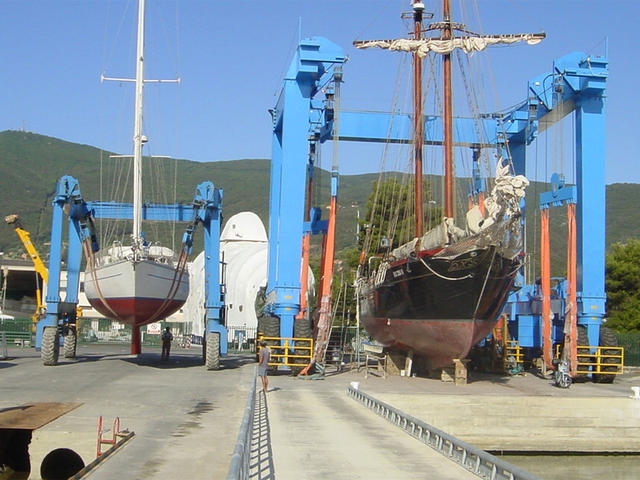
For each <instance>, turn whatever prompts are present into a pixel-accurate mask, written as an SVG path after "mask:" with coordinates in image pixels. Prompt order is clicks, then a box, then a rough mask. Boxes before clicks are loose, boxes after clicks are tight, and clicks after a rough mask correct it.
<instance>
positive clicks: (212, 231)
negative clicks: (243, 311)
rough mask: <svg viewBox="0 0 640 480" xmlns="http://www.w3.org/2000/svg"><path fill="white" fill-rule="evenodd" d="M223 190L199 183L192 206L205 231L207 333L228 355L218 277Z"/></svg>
mask: <svg viewBox="0 0 640 480" xmlns="http://www.w3.org/2000/svg"><path fill="white" fill-rule="evenodd" d="M222 198H223V191H222V189H219V188H215V187H214V185H213V183H211V182H204V183H201V184H200V185H198V187H197V189H196V195H195V197H194V200H193V203H194V206H200V208H198V209H195V208H194V209H193V212H194V213H195V214H196V215H197V216H198V221H199V222H200V223H202V225H203V230H204V282H205V310H206V318H205V327H206V332H214V333H219V334H220V354H221V355H226V354H227V330H226V328H225V326H224V315H223V313H224V298H223V294H222V288H221V279H220V223H221V221H222Z"/></svg>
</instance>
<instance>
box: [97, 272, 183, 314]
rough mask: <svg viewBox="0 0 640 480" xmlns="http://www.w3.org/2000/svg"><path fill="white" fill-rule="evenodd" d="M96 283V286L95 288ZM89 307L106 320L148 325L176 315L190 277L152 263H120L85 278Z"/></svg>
mask: <svg viewBox="0 0 640 480" xmlns="http://www.w3.org/2000/svg"><path fill="white" fill-rule="evenodd" d="M96 281H97V285H96ZM85 294H86V295H87V298H88V300H89V303H90V304H91V305H92V306H93V308H95V309H96V310H97V311H99V312H100V313H101V314H103V315H104V316H105V317H108V318H114V319H117V320H118V321H120V322H123V323H127V324H129V325H146V324H148V323H151V322H155V321H159V320H162V319H164V318H166V317H168V316H169V315H171V314H172V313H174V312H176V311H177V310H178V309H179V308H180V307H182V305H183V304H184V302H185V301H186V299H187V296H188V294H189V273H188V272H187V271H185V272H183V273H182V275H180V274H179V273H178V272H176V270H175V268H174V267H173V266H172V265H167V264H162V263H157V262H154V261H150V260H142V261H139V262H131V261H129V260H120V261H117V262H114V263H108V264H105V265H101V266H96V267H95V270H94V271H93V272H92V271H91V270H90V268H88V269H87V271H86V274H85Z"/></svg>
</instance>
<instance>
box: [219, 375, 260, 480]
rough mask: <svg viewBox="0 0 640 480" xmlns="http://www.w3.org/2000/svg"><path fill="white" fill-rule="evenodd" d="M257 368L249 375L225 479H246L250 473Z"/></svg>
mask: <svg viewBox="0 0 640 480" xmlns="http://www.w3.org/2000/svg"><path fill="white" fill-rule="evenodd" d="M257 374H258V369H257V368H255V369H254V372H253V375H252V376H251V386H250V387H249V398H248V399H247V406H246V407H245V409H244V415H243V417H242V423H241V424H240V430H239V431H238V437H237V439H236V445H235V447H234V449H233V455H232V456H231V463H230V464H229V472H228V473H227V480H247V479H248V478H249V475H250V469H251V466H250V460H251V440H252V438H253V418H254V415H255V408H256V379H257Z"/></svg>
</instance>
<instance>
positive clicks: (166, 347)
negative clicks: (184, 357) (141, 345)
mask: <svg viewBox="0 0 640 480" xmlns="http://www.w3.org/2000/svg"><path fill="white" fill-rule="evenodd" d="M172 341H173V334H172V333H171V330H170V329H169V327H167V328H166V330H165V331H164V332H162V357H160V358H162V359H163V360H169V352H170V351H171V342H172Z"/></svg>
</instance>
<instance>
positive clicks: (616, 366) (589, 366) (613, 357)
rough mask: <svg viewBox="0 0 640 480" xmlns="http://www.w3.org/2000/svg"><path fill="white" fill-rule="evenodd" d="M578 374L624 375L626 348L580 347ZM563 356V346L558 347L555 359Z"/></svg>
mask: <svg viewBox="0 0 640 480" xmlns="http://www.w3.org/2000/svg"><path fill="white" fill-rule="evenodd" d="M577 348H578V354H577V357H578V358H577V360H578V372H580V371H582V372H587V371H588V372H591V373H604V374H607V375H622V374H623V373H624V365H625V363H624V354H625V352H624V348H622V347H595V346H588V345H578V346H577ZM561 355H562V345H556V353H555V357H556V358H560V356H561Z"/></svg>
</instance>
